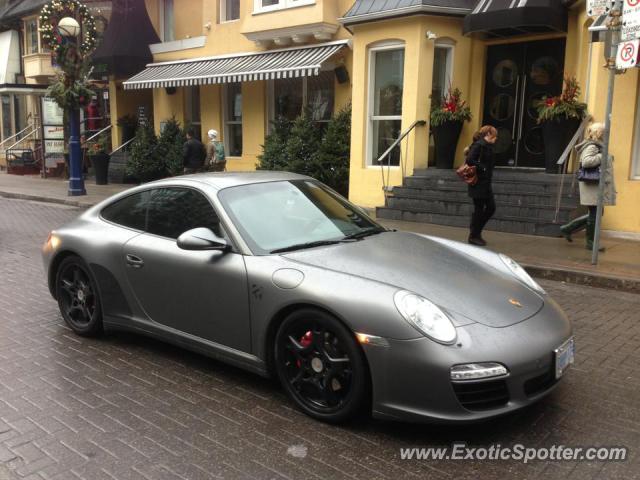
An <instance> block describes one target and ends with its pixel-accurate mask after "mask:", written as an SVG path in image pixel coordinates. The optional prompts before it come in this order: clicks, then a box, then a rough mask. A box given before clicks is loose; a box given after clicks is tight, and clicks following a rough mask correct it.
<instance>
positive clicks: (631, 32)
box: [622, 0, 640, 42]
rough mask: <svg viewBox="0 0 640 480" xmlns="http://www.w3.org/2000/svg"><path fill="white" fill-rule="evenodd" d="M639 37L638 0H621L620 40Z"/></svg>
mask: <svg viewBox="0 0 640 480" xmlns="http://www.w3.org/2000/svg"><path fill="white" fill-rule="evenodd" d="M636 38H640V0H624V1H623V2H622V41H623V42H625V41H627V40H634V39H636Z"/></svg>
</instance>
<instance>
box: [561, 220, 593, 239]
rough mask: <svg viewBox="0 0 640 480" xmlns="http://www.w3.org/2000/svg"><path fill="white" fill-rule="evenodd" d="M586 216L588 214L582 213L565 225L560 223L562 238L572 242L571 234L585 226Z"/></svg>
mask: <svg viewBox="0 0 640 480" xmlns="http://www.w3.org/2000/svg"><path fill="white" fill-rule="evenodd" d="M588 218H589V215H583V216H581V217H577V218H574V219H573V220H571V221H570V222H569V223H567V224H566V225H562V226H561V227H560V232H562V235H563V236H564V238H566V239H567V242H573V238H571V235H573V234H574V233H576V232H579V231H580V230H582V229H583V228H585V227H586V226H587V220H588Z"/></svg>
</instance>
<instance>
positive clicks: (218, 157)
mask: <svg viewBox="0 0 640 480" xmlns="http://www.w3.org/2000/svg"><path fill="white" fill-rule="evenodd" d="M207 135H209V143H208V144H207V167H208V169H209V171H210V172H223V171H224V170H226V167H227V159H226V156H225V153H224V144H223V143H222V142H220V141H218V132H217V131H216V130H209V131H208V132H207Z"/></svg>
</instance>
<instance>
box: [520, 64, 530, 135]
mask: <svg viewBox="0 0 640 480" xmlns="http://www.w3.org/2000/svg"><path fill="white" fill-rule="evenodd" d="M526 95H527V75H526V74H525V76H524V81H523V82H522V100H521V102H520V108H521V109H522V110H521V111H520V127H519V130H518V140H522V126H523V125H522V124H523V123H524V111H525V110H527V109H528V107H527V106H526V105H525V103H524V102H525V101H526Z"/></svg>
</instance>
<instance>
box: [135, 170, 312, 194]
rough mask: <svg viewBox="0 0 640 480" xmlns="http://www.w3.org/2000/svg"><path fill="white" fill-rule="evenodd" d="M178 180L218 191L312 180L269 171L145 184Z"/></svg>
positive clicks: (185, 177) (201, 175)
mask: <svg viewBox="0 0 640 480" xmlns="http://www.w3.org/2000/svg"><path fill="white" fill-rule="evenodd" d="M176 180H179V181H180V183H182V182H186V181H193V182H198V183H205V184H207V185H209V186H211V187H213V188H215V189H217V190H222V189H223V188H227V187H236V186H239V185H250V184H255V183H265V182H278V181H287V180H312V178H311V177H307V176H305V175H299V174H297V173H290V172H275V171H269V170H258V171H253V172H221V173H213V172H211V173H196V174H193V175H181V176H179V177H171V178H166V179H163V180H158V181H155V182H150V183H146V184H144V185H145V186H146V187H149V186H152V185H153V186H158V187H160V186H164V185H175V183H176Z"/></svg>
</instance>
